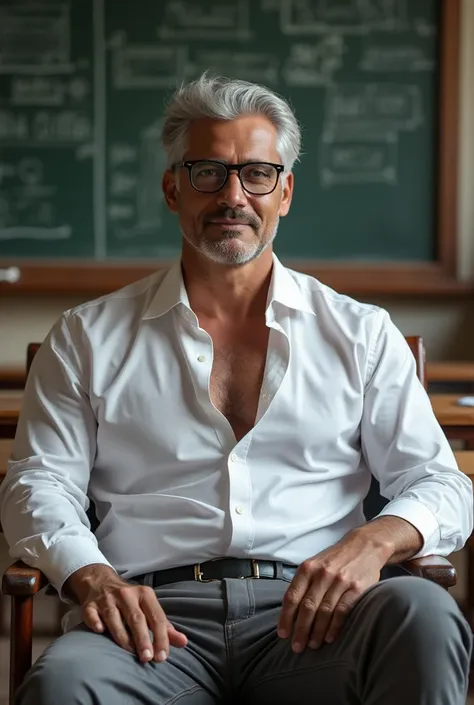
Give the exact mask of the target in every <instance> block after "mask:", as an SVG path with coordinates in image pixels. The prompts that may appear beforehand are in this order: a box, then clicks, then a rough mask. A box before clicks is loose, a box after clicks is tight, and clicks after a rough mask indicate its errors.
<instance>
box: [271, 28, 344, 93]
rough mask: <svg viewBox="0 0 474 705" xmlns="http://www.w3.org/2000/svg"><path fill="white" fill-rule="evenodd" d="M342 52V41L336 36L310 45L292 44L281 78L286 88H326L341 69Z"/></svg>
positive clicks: (340, 37) (333, 35) (302, 43)
mask: <svg viewBox="0 0 474 705" xmlns="http://www.w3.org/2000/svg"><path fill="white" fill-rule="evenodd" d="M344 52H345V45H344V39H343V37H342V36H341V35H337V34H331V35H329V36H327V37H323V38H322V39H321V40H320V41H316V42H312V43H311V44H310V43H304V42H299V43H297V44H293V45H292V46H291V49H290V55H289V56H288V58H287V59H286V61H285V64H284V66H283V71H282V74H283V78H284V80H285V82H286V84H287V85H288V86H294V87H305V86H327V85H329V84H330V83H332V82H333V80H334V74H335V73H336V71H338V70H339V69H340V68H341V67H342V65H343V56H344Z"/></svg>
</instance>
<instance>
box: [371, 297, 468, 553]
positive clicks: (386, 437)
mask: <svg viewBox="0 0 474 705" xmlns="http://www.w3.org/2000/svg"><path fill="white" fill-rule="evenodd" d="M361 443H362V452H363V453H364V456H365V458H366V460H367V463H368V465H369V468H370V470H371V472H372V474H373V475H374V476H375V477H376V478H377V480H378V481H379V483H380V491H381V494H382V496H383V497H385V498H386V499H388V500H389V502H388V504H387V505H386V506H385V507H384V509H383V510H382V511H381V512H380V514H379V516H383V515H392V516H399V517H401V518H402V519H405V520H407V521H409V522H410V523H411V524H412V525H413V526H415V527H416V528H417V529H418V531H419V532H420V534H421V535H422V537H423V541H424V544H423V547H422V549H421V550H420V551H419V552H418V553H417V554H416V556H414V557H420V556H426V555H430V554H438V555H442V556H447V555H449V554H450V553H452V552H453V551H457V550H459V549H461V548H462V546H463V545H464V543H465V542H466V540H467V539H468V538H469V536H470V534H471V532H472V528H473V493H472V483H471V480H470V479H469V478H468V477H467V476H466V475H464V474H463V473H462V472H461V471H460V470H459V469H458V467H457V464H456V459H455V457H454V454H453V452H452V450H451V447H450V445H449V443H448V441H447V439H446V437H445V435H444V433H443V431H442V429H441V427H440V425H439V423H438V421H437V419H436V417H435V414H434V412H433V409H432V406H431V402H430V399H429V397H428V394H427V393H426V391H425V389H424V388H423V385H422V384H421V382H420V381H419V379H418V377H417V374H416V362H415V358H414V356H413V354H412V352H411V350H410V348H409V346H408V344H407V342H406V340H405V338H404V337H403V336H402V334H401V333H400V331H399V330H398V329H397V328H396V326H395V325H394V324H393V323H392V321H391V320H390V317H389V315H388V314H387V312H386V311H380V312H379V314H378V321H377V327H376V330H375V332H374V335H373V344H372V348H371V350H370V353H369V359H368V368H367V384H366V389H365V399H364V412H363V418H362V425H361Z"/></svg>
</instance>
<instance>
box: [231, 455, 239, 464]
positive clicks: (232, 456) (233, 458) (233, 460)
mask: <svg viewBox="0 0 474 705" xmlns="http://www.w3.org/2000/svg"><path fill="white" fill-rule="evenodd" d="M230 459H231V460H232V462H233V463H236V462H237V460H238V457H237V455H236V454H235V453H232V455H231V456H230Z"/></svg>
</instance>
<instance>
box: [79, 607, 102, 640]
mask: <svg viewBox="0 0 474 705" xmlns="http://www.w3.org/2000/svg"><path fill="white" fill-rule="evenodd" d="M82 617H83V619H84V623H85V624H86V625H87V626H88V627H89V629H92V631H93V632H97V633H98V634H102V633H103V631H104V629H105V626H104V623H103V621H102V620H101V618H100V615H99V610H98V608H97V605H96V603H95V602H89V603H88V604H87V605H86V606H85V607H84V608H83V609H82Z"/></svg>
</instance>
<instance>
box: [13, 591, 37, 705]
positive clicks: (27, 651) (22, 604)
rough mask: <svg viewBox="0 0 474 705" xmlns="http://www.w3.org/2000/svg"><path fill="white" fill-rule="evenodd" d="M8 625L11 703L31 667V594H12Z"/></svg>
mask: <svg viewBox="0 0 474 705" xmlns="http://www.w3.org/2000/svg"><path fill="white" fill-rule="evenodd" d="M11 601H12V617H11V626H10V694H9V703H10V705H13V703H14V698H15V693H16V691H17V690H18V688H19V687H20V685H21V684H22V682H23V680H24V678H25V676H26V674H27V672H28V671H29V670H30V668H31V659H32V645H33V595H27V596H21V597H20V596H16V595H15V596H14V597H12V598H11Z"/></svg>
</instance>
